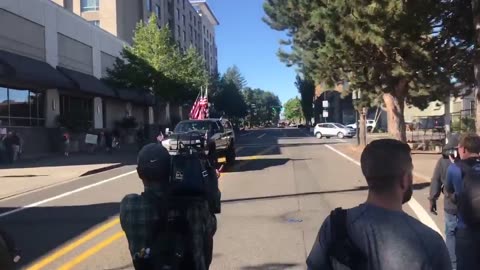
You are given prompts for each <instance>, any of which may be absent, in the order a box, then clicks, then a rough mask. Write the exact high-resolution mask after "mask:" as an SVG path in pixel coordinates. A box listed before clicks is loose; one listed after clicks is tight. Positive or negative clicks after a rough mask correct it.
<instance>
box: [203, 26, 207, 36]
mask: <svg viewBox="0 0 480 270" xmlns="http://www.w3.org/2000/svg"><path fill="white" fill-rule="evenodd" d="M206 33H207V30H206V28H205V25H204V26H203V34H204V35H205V34H206Z"/></svg>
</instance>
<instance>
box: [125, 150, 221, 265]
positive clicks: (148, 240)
mask: <svg viewBox="0 0 480 270" xmlns="http://www.w3.org/2000/svg"><path fill="white" fill-rule="evenodd" d="M171 161H172V159H171V157H170V155H169V153H168V151H167V150H166V149H165V148H163V147H162V146H161V145H159V144H157V143H151V144H148V145H146V146H144V147H143V148H142V149H141V150H140V152H139V154H138V159H137V163H138V164H137V172H138V175H139V177H140V179H141V180H142V183H143V185H144V192H143V193H141V194H129V195H127V196H125V197H124V198H123V200H122V202H121V203H120V224H121V226H122V229H123V230H124V231H125V234H126V236H127V241H128V247H129V250H130V254H131V256H132V260H133V264H134V267H135V269H136V270H150V269H152V270H153V269H179V270H182V269H185V270H187V269H196V270H206V269H208V268H209V265H210V263H211V260H212V252H213V235H214V234H215V231H216V218H215V215H214V214H213V213H212V212H211V209H210V207H209V204H208V202H207V201H205V200H198V199H196V198H194V197H188V199H185V198H183V199H181V198H180V199H179V198H178V197H175V196H174V195H173V194H171V193H169V188H168V187H169V186H168V185H170V172H171ZM200 177H201V174H200ZM179 232H182V233H181V234H179Z"/></svg>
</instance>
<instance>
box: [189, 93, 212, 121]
mask: <svg viewBox="0 0 480 270" xmlns="http://www.w3.org/2000/svg"><path fill="white" fill-rule="evenodd" d="M208 109H209V108H208V89H205V91H203V89H200V93H199V94H198V96H197V99H195V102H194V103H193V107H192V109H191V110H190V119H192V120H195V119H206V118H208V117H209V113H208Z"/></svg>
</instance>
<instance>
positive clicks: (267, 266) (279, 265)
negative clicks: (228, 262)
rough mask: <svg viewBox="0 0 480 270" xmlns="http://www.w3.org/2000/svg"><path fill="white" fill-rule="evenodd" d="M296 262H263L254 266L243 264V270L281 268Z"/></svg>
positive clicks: (288, 266)
mask: <svg viewBox="0 0 480 270" xmlns="http://www.w3.org/2000/svg"><path fill="white" fill-rule="evenodd" d="M298 265H299V264H297V263H265V264H260V265H255V266H244V267H242V269H243V270H281V269H288V268H291V267H295V266H298Z"/></svg>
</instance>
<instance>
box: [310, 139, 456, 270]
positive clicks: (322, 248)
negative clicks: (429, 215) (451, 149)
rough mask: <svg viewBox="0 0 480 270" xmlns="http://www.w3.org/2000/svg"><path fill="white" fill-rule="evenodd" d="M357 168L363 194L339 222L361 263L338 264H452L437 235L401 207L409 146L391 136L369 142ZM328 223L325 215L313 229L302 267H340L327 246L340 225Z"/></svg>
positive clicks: (375, 268)
mask: <svg viewBox="0 0 480 270" xmlns="http://www.w3.org/2000/svg"><path fill="white" fill-rule="evenodd" d="M361 167H362V172H363V175H364V176H365V178H366V180H367V183H368V188H369V192H368V198H367V201H366V202H365V203H363V204H361V205H359V206H357V207H354V208H352V209H348V210H347V211H346V224H345V226H346V233H347V235H346V237H347V239H348V242H349V243H351V244H352V245H351V246H353V247H354V249H355V250H357V251H359V253H360V254H361V255H362V256H361V257H363V260H360V261H363V262H364V264H365V265H364V267H363V268H359V265H353V266H351V267H350V268H348V267H347V268H342V269H369V270H397V269H398V270H404V269H409V270H417V269H418V270H420V269H421V270H427V269H431V270H444V269H445V270H446V269H452V265H451V264H450V258H449V256H448V251H447V248H446V246H445V243H444V242H443V239H442V237H441V236H440V235H439V234H438V233H436V232H435V231H433V230H432V229H430V228H429V227H427V226H425V225H424V224H422V223H421V222H419V221H418V220H416V219H415V218H412V217H411V216H409V215H408V214H406V213H405V212H403V210H402V205H403V204H404V203H406V202H408V201H409V200H410V199H411V197H412V193H413V176H412V170H413V163H412V158H411V156H410V147H409V146H408V145H407V144H405V143H402V142H400V141H397V140H392V139H383V140H376V141H373V142H372V143H370V144H369V145H367V147H365V150H364V151H363V153H362V156H361ZM331 222H332V219H331V217H330V216H329V217H327V219H326V220H325V222H324V223H323V225H322V227H321V229H320V232H319V233H318V237H317V239H316V240H315V243H314V245H313V248H312V251H311V252H310V255H309V256H308V259H307V265H308V269H312V270H313V269H322V270H329V269H340V268H335V267H333V266H332V265H333V264H332V262H333V261H339V260H338V257H339V255H338V254H337V253H338V252H335V251H334V250H336V251H338V249H335V248H333V246H336V247H338V243H339V242H340V240H341V239H335V237H334V236H333V235H332V232H333V233H335V230H338V229H339V227H341V226H337V225H336V226H331ZM335 235H338V233H335ZM342 243H343V242H342ZM347 249H348V248H347V247H345V250H347ZM333 258H335V260H333ZM340 261H341V260H340Z"/></svg>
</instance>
